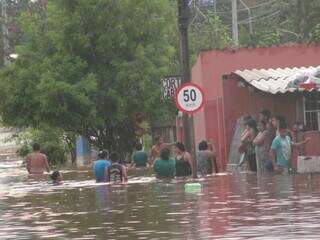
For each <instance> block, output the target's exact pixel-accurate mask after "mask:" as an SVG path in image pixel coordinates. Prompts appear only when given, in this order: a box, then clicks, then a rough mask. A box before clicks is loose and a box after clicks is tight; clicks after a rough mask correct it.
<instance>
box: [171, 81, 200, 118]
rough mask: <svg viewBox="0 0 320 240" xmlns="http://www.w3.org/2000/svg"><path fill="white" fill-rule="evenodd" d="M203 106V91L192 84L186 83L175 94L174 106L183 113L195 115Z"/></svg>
mask: <svg viewBox="0 0 320 240" xmlns="http://www.w3.org/2000/svg"><path fill="white" fill-rule="evenodd" d="M203 104H204V94H203V90H202V89H201V88H200V87H199V86H198V85H196V84H194V83H186V84H183V85H182V86H180V87H179V89H178V90H177V93H176V106H177V108H178V109H179V110H180V111H182V112H184V113H195V112H197V111H199V110H200V109H201V108H202V106H203Z"/></svg>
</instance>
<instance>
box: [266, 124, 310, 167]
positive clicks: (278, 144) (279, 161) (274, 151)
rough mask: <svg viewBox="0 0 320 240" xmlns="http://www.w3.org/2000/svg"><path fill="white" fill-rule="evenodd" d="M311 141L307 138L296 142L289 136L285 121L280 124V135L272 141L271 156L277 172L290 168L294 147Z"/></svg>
mask: <svg viewBox="0 0 320 240" xmlns="http://www.w3.org/2000/svg"><path fill="white" fill-rule="evenodd" d="M309 141H310V138H306V139H305V140H304V141H302V142H299V143H295V142H292V140H291V138H290V137H289V136H288V127H287V124H286V123H285V122H280V124H279V135H278V136H277V137H275V139H274V140H273V141H272V145H271V150H270V158H271V161H272V165H273V170H274V171H275V172H281V173H282V172H283V171H284V170H288V168H289V166H290V162H291V155H292V147H299V146H301V145H305V144H306V143H308V142H309Z"/></svg>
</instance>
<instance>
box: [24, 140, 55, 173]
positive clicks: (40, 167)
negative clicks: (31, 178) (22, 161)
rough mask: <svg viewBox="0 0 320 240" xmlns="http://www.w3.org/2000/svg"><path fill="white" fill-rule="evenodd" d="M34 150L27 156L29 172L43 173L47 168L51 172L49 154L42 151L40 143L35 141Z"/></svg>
mask: <svg viewBox="0 0 320 240" xmlns="http://www.w3.org/2000/svg"><path fill="white" fill-rule="evenodd" d="M32 149H33V152H32V153H30V154H29V155H28V156H27V159H26V163H27V170H28V173H29V174H43V172H44V171H45V170H46V171H47V172H50V168H49V164H48V160H47V156H46V155H45V154H43V153H41V152H40V145H39V144H38V143H34V144H33V145H32Z"/></svg>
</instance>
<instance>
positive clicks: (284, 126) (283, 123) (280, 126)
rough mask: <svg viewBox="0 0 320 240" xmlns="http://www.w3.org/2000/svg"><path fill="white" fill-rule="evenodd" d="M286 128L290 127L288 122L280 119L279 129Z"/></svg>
mask: <svg viewBox="0 0 320 240" xmlns="http://www.w3.org/2000/svg"><path fill="white" fill-rule="evenodd" d="M285 129H288V125H287V123H286V122H282V121H280V123H279V130H285Z"/></svg>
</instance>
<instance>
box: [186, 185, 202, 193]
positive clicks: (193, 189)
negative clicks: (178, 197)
mask: <svg viewBox="0 0 320 240" xmlns="http://www.w3.org/2000/svg"><path fill="white" fill-rule="evenodd" d="M201 189H202V185H201V184H200V183H186V184H185V185H184V190H185V191H186V192H188V193H199V192H201Z"/></svg>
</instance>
